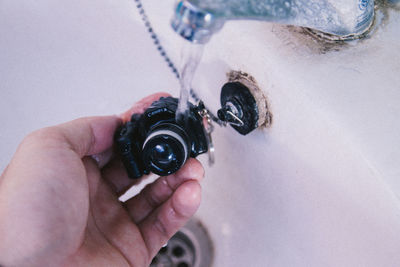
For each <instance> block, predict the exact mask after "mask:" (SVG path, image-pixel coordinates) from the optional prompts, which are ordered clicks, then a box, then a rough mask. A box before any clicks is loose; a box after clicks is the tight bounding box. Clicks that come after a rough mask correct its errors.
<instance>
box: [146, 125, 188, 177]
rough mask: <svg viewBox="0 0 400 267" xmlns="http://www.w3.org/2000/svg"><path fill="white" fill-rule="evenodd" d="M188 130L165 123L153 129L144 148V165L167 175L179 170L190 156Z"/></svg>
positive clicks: (157, 172) (156, 172)
mask: <svg viewBox="0 0 400 267" xmlns="http://www.w3.org/2000/svg"><path fill="white" fill-rule="evenodd" d="M189 148H190V142H189V138H188V135H187V134H186V132H185V131H184V130H183V129H182V128H181V127H179V126H178V125H176V124H172V123H163V124H160V125H158V126H156V127H155V128H154V129H152V130H151V131H150V132H149V133H148V135H147V137H146V139H145V141H144V143H143V148H142V160H143V163H144V165H145V166H146V167H147V168H148V169H149V170H150V171H151V172H153V173H155V174H158V175H161V176H166V175H169V174H172V173H174V172H176V171H177V170H179V169H180V168H181V167H182V166H183V164H185V162H186V160H187V159H188V157H189V156H190V151H189Z"/></svg>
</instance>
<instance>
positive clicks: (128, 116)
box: [120, 92, 171, 122]
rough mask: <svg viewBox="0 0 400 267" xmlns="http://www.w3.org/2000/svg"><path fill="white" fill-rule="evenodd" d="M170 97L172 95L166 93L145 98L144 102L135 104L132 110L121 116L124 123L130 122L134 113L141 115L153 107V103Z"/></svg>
mask: <svg viewBox="0 0 400 267" xmlns="http://www.w3.org/2000/svg"><path fill="white" fill-rule="evenodd" d="M168 96H171V95H170V94H168V93H164V92H161V93H155V94H152V95H149V96H147V97H145V98H143V99H142V100H140V101H139V102H137V103H135V104H134V105H133V106H132V108H130V109H129V110H127V111H125V112H124V113H122V114H121V115H120V117H121V118H122V120H123V122H127V121H130V119H131V116H132V114H134V113H138V114H141V113H143V112H144V111H145V110H146V109H147V108H148V107H149V106H150V105H151V103H153V102H154V101H157V100H159V99H160V98H161V97H168Z"/></svg>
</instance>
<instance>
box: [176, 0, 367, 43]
mask: <svg viewBox="0 0 400 267" xmlns="http://www.w3.org/2000/svg"><path fill="white" fill-rule="evenodd" d="M373 17H374V0H179V1H178V2H177V3H176V6H175V13H174V17H173V19H172V23H171V25H172V27H173V29H174V30H175V31H176V32H177V33H178V34H180V35H181V36H182V37H183V38H185V39H187V40H189V41H191V42H193V43H206V42H208V41H209V39H210V38H211V36H212V35H213V34H214V33H215V32H217V31H219V30H220V29H221V28H222V26H223V25H224V23H225V21H227V20H263V21H271V22H276V23H281V24H289V25H296V26H302V27H307V28H312V29H315V30H319V31H322V32H325V33H329V34H332V35H336V36H339V37H346V36H357V35H361V34H363V33H364V32H365V31H366V30H368V28H369V27H370V26H371V24H372V21H373Z"/></svg>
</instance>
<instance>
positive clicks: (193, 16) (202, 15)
mask: <svg viewBox="0 0 400 267" xmlns="http://www.w3.org/2000/svg"><path fill="white" fill-rule="evenodd" d="M224 23H225V19H221V18H217V16H215V15H214V14H213V13H212V12H208V11H206V10H204V9H202V8H200V7H199V6H196V5H194V4H192V3H191V2H190V1H185V0H182V1H178V2H177V3H176V5H175V14H174V17H173V19H172V22H171V26H172V28H173V29H174V30H175V32H177V33H178V34H179V35H181V36H182V37H183V38H185V39H187V40H189V41H191V42H193V43H198V44H204V43H207V42H208V41H209V40H210V38H211V36H212V35H213V34H214V33H215V32H217V31H219V30H220V29H221V28H222V26H223V25H224Z"/></svg>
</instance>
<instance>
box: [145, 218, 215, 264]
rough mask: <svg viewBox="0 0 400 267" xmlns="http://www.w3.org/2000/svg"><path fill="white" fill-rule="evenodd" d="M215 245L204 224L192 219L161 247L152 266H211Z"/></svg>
mask: <svg viewBox="0 0 400 267" xmlns="http://www.w3.org/2000/svg"><path fill="white" fill-rule="evenodd" d="M212 258H213V247H212V243H211V240H210V238H209V236H208V233H207V231H206V229H205V228H204V226H203V225H202V224H201V223H200V222H199V221H198V220H196V219H192V220H190V221H189V222H188V223H187V224H186V225H185V226H184V227H183V228H182V229H180V230H179V232H177V233H176V234H175V235H174V236H173V237H172V238H171V239H170V240H169V241H168V243H167V245H166V246H164V247H163V248H161V249H160V251H159V252H158V254H157V255H156V256H155V257H154V259H153V261H152V262H151V264H150V267H210V266H211V262H212Z"/></svg>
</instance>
